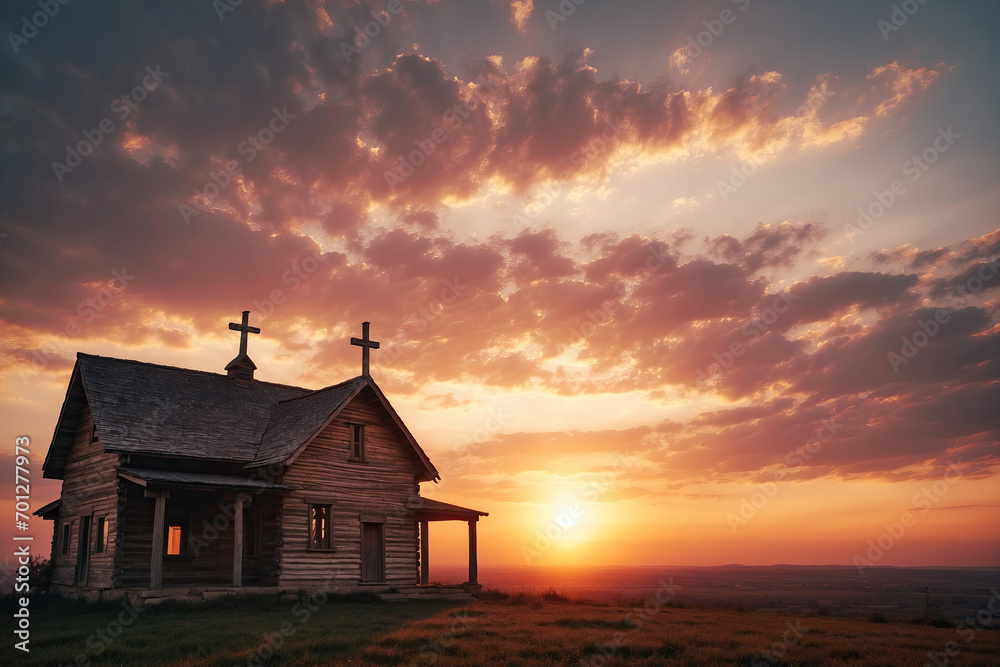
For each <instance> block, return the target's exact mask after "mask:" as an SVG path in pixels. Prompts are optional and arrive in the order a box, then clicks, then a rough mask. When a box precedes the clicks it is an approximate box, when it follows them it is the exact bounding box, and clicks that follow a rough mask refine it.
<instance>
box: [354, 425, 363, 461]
mask: <svg viewBox="0 0 1000 667" xmlns="http://www.w3.org/2000/svg"><path fill="white" fill-rule="evenodd" d="M351 459H353V460H355V461H364V460H365V425H364V424H351Z"/></svg>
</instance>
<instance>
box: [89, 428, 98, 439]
mask: <svg viewBox="0 0 1000 667" xmlns="http://www.w3.org/2000/svg"><path fill="white" fill-rule="evenodd" d="M90 441H91V442H97V426H96V425H95V426H94V427H93V428H91V429H90Z"/></svg>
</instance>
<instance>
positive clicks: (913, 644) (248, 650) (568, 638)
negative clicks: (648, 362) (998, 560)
mask: <svg viewBox="0 0 1000 667" xmlns="http://www.w3.org/2000/svg"><path fill="white" fill-rule="evenodd" d="M31 609H32V613H31V644H30V646H31V652H30V654H24V653H22V652H20V651H16V650H14V649H13V648H12V646H11V644H12V643H13V642H11V644H8V646H5V647H4V649H3V653H4V654H5V655H7V656H14V661H15V663H16V664H19V665H20V664H23V665H57V664H60V663H61V664H64V665H72V664H76V665H97V664H100V665H173V666H177V667H180V666H194V665H205V666H222V665H226V666H229V665H251V666H257V665H314V664H350V665H400V664H404V665H413V664H415V665H430V664H434V665H438V666H448V665H469V664H491V665H526V666H527V665H557V664H561V665H571V664H585V665H636V664H638V665H669V664H684V665H716V664H738V665H829V664H835V665H901V664H908V665H923V664H933V663H931V662H930V657H929V654H934V655H937V657H938V664H939V665H943V664H948V665H1000V632H997V631H996V629H997V628H998V627H1000V619H998V621H996V622H991V623H990V624H989V626H988V627H986V628H983V629H974V628H970V627H965V628H955V627H934V626H932V625H926V624H918V623H914V622H910V621H890V622H873V621H872V620H865V619H856V618H855V619H846V618H837V617H829V616H805V615H786V614H767V613H756V612H744V611H739V610H736V609H718V608H714V609H713V608H695V607H678V606H657V605H643V604H640V603H638V602H637V603H635V604H631V605H629V604H603V603H594V602H586V601H580V600H567V599H566V598H563V597H561V596H559V595H555V594H549V595H535V596H530V595H507V594H502V593H492V592H487V593H485V594H484V595H483V597H482V598H481V599H480V600H477V601H475V602H473V603H471V604H460V603H453V602H451V603H450V602H439V601H432V602H376V601H371V600H366V599H365V598H337V599H333V598H328V599H325V600H324V599H322V597H316V598H314V599H311V600H310V599H309V597H308V596H306V597H300V599H299V601H298V602H296V603H284V604H279V603H278V601H277V600H276V599H274V598H242V599H236V598H228V599H221V600H217V601H214V602H212V603H208V604H205V605H201V606H196V607H189V606H180V605H176V606H168V605H164V606H160V607H147V608H145V609H143V610H141V611H139V610H133V609H131V608H128V607H122V606H121V605H118V604H105V605H101V606H89V607H87V606H83V605H79V604H73V603H66V602H62V601H52V600H44V599H40V600H37V601H36V603H35V604H33V606H32V608H31ZM11 610H12V609H11ZM4 613H5V614H6V613H7V609H6V605H5V609H4ZM940 625H946V624H945V623H940ZM8 641H10V640H8ZM949 642H951V643H949ZM946 651H950V652H951V653H952V654H953V655H952V656H948V654H947V653H946ZM0 662H2V663H4V664H10V662H8V661H7V660H6V659H4V660H0Z"/></svg>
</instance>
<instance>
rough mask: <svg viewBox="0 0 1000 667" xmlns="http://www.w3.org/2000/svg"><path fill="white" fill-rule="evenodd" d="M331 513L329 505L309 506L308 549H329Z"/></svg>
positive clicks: (330, 541) (330, 542)
mask: <svg viewBox="0 0 1000 667" xmlns="http://www.w3.org/2000/svg"><path fill="white" fill-rule="evenodd" d="M331 514H332V513H331V511H330V506H329V505H309V548H310V549H329V548H330V545H331V544H332V540H331V539H330V527H331V525H332V522H331V520H330V519H331Z"/></svg>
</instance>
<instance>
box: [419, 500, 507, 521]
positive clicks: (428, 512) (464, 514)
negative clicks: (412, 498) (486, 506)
mask: <svg viewBox="0 0 1000 667" xmlns="http://www.w3.org/2000/svg"><path fill="white" fill-rule="evenodd" d="M410 507H411V508H412V509H413V512H414V514H415V515H416V517H417V519H419V520H423V521H478V520H479V517H481V516H489V515H490V514H489V512H480V511H479V510H474V509H469V508H468V507H459V506H458V505H452V504H451V503H443V502H441V501H440V500H431V499H430V498H421V499H420V500H417V501H416V502H414V503H412V504H410Z"/></svg>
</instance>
